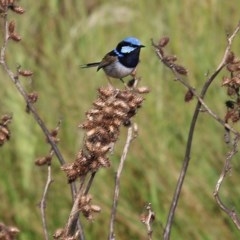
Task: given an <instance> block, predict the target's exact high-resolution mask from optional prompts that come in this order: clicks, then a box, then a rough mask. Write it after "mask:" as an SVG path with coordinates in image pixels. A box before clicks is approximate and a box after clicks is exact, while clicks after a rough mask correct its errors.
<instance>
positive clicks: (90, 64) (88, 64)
mask: <svg viewBox="0 0 240 240" xmlns="http://www.w3.org/2000/svg"><path fill="white" fill-rule="evenodd" d="M99 64H100V62H94V63H87V64H83V65H80V67H81V68H90V67H97V66H99Z"/></svg>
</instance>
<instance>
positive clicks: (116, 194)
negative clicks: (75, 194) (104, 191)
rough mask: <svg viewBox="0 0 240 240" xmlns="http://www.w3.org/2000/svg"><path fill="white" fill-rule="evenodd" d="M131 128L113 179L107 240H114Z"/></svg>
mask: <svg viewBox="0 0 240 240" xmlns="http://www.w3.org/2000/svg"><path fill="white" fill-rule="evenodd" d="M133 130H134V129H133V127H132V126H130V127H129V128H128V134H127V139H126V143H125V146H124V149H123V153H122V156H121V160H120V163H119V166H118V169H117V173H116V177H115V187H114V196H113V204H112V211H111V219H110V224H109V236H108V239H109V240H114V239H115V236H114V223H115V219H116V212H117V204H118V198H119V190H120V177H121V173H122V170H123V166H124V162H125V160H126V156H127V153H128V150H129V147H130V143H131V142H132V140H133V139H134V136H135V134H134V132H133Z"/></svg>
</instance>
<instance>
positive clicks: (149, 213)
mask: <svg viewBox="0 0 240 240" xmlns="http://www.w3.org/2000/svg"><path fill="white" fill-rule="evenodd" d="M145 211H146V213H144V214H142V215H141V222H142V223H143V224H145V225H146V228H147V233H148V240H152V233H153V230H152V223H153V221H154V220H155V213H154V212H153V210H152V205H151V203H148V204H147V205H146V206H145Z"/></svg>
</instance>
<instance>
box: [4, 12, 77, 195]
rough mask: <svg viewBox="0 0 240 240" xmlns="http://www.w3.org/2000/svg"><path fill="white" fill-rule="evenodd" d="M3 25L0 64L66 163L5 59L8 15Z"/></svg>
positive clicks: (54, 149) (55, 151) (72, 185)
mask: <svg viewBox="0 0 240 240" xmlns="http://www.w3.org/2000/svg"><path fill="white" fill-rule="evenodd" d="M3 23H4V24H3V25H4V42H3V46H2V48H1V53H0V65H1V66H2V67H3V69H4V71H5V72H6V73H7V75H8V76H9V77H10V79H11V80H12V82H13V83H14V84H15V86H16V88H17V90H18V92H19V93H20V94H21V95H22V96H23V98H24V100H25V102H26V104H27V106H28V109H29V111H30V112H31V113H32V115H33V117H34V119H35V121H36V122H37V123H38V125H39V126H40V128H41V129H42V131H43V133H44V134H45V136H46V138H47V140H48V142H49V144H50V145H51V147H52V149H53V151H54V153H55V154H56V156H57V158H58V160H59V162H60V164H61V165H63V164H64V163H65V161H64V158H63V156H62V154H61V152H60V151H59V149H58V147H57V145H56V143H55V142H54V141H53V140H52V138H51V134H50V132H49V130H48V129H47V127H46V125H45V123H44V122H43V120H42V119H41V117H40V116H39V114H38V112H37V110H36V109H35V107H34V105H33V104H32V103H31V102H29V100H28V96H27V93H26V91H25V90H24V87H23V86H22V85H21V83H20V81H19V79H18V76H16V75H15V74H14V73H13V72H12V71H11V70H10V69H9V67H8V65H7V63H6V61H5V56H6V49H7V42H8V25H7V15H6V14H5V15H4V16H3ZM71 192H72V196H74V195H75V194H76V186H75V184H74V183H73V184H71Z"/></svg>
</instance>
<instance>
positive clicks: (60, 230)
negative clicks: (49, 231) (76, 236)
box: [53, 228, 65, 239]
mask: <svg viewBox="0 0 240 240" xmlns="http://www.w3.org/2000/svg"><path fill="white" fill-rule="evenodd" d="M64 232H65V230H64V229H63V228H58V229H57V230H56V231H55V233H54V235H53V238H54V239H62V237H63V236H64Z"/></svg>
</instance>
